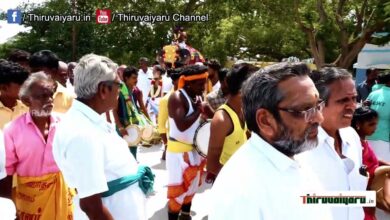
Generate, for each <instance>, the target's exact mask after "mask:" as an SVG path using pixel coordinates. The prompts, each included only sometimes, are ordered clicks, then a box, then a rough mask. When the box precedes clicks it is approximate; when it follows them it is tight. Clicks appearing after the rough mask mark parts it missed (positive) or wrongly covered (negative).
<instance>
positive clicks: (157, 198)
mask: <svg viewBox="0 0 390 220" xmlns="http://www.w3.org/2000/svg"><path fill="white" fill-rule="evenodd" d="M161 154H162V146H161V145H153V146H152V147H150V148H145V147H139V148H138V155H137V157H138V161H139V162H140V164H144V165H148V166H149V167H150V168H152V170H153V172H154V174H155V175H156V178H155V183H154V190H155V193H154V195H152V196H150V197H149V198H148V201H147V211H148V218H149V219H150V220H167V219H168V214H167V207H166V205H167V201H168V200H167V187H166V185H167V170H166V168H165V161H162V160H160V158H161ZM203 179H204V178H203ZM210 188H211V185H210V184H207V183H203V185H202V187H201V188H200V189H199V191H198V193H197V194H195V197H194V200H193V201H192V208H191V210H192V211H191V216H192V219H193V220H207V213H208V211H207V209H208V207H209V206H208V201H209V195H210Z"/></svg>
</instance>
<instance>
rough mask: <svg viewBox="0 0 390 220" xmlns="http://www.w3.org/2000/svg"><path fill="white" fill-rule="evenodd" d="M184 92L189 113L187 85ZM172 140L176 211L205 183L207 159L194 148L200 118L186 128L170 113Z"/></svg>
mask: <svg viewBox="0 0 390 220" xmlns="http://www.w3.org/2000/svg"><path fill="white" fill-rule="evenodd" d="M178 92H180V93H182V94H183V95H184V97H185V98H186V99H187V101H188V106H189V110H188V112H187V114H186V115H187V116H188V115H190V114H192V113H193V112H194V108H193V106H192V103H191V100H190V98H189V96H188V94H187V93H186V91H185V90H184V89H180V90H179V91H178ZM168 120H169V122H168V123H169V132H168V133H169V141H168V146H167V153H166V167H167V172H168V199H169V201H168V207H169V210H170V211H172V212H175V213H178V212H180V210H181V207H182V205H183V204H189V203H191V201H192V199H193V197H194V195H195V193H196V191H197V190H198V188H199V186H200V184H201V176H202V172H203V168H204V166H205V165H206V161H205V159H204V158H203V157H201V156H200V155H199V153H198V152H197V151H196V150H194V148H193V146H192V144H193V137H194V135H195V130H196V128H197V127H199V125H200V116H199V118H198V119H197V120H196V121H195V122H194V123H193V124H192V125H191V126H190V127H189V128H188V129H187V130H185V131H180V130H179V129H178V128H177V125H176V123H175V121H174V119H173V118H171V117H169V119H168Z"/></svg>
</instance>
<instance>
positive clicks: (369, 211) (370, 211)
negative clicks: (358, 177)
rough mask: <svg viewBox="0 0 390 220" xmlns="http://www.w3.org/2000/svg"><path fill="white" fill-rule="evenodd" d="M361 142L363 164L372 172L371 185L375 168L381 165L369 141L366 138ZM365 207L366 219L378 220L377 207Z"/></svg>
mask: <svg viewBox="0 0 390 220" xmlns="http://www.w3.org/2000/svg"><path fill="white" fill-rule="evenodd" d="M361 143H362V147H363V164H364V165H366V166H367V171H368V173H369V174H370V178H369V179H368V185H370V184H371V181H372V179H373V178H374V173H375V169H376V168H377V167H378V166H379V162H378V158H377V157H376V155H375V153H374V151H373V150H372V149H371V147H370V145H369V144H368V142H367V141H366V140H362V141H361ZM363 209H364V220H376V218H375V207H363Z"/></svg>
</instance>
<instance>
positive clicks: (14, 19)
mask: <svg viewBox="0 0 390 220" xmlns="http://www.w3.org/2000/svg"><path fill="white" fill-rule="evenodd" d="M7 22H8V23H9V24H21V23H22V12H21V11H20V10H14V9H8V11H7Z"/></svg>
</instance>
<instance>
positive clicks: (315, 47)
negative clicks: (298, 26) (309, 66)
mask: <svg viewBox="0 0 390 220" xmlns="http://www.w3.org/2000/svg"><path fill="white" fill-rule="evenodd" d="M306 34H307V36H308V39H309V46H310V52H311V55H312V56H313V58H314V62H315V64H316V66H317V68H318V69H319V68H321V67H322V66H323V65H324V64H325V49H324V47H323V43H322V41H319V42H317V41H316V39H315V36H314V33H313V32H312V31H306Z"/></svg>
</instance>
